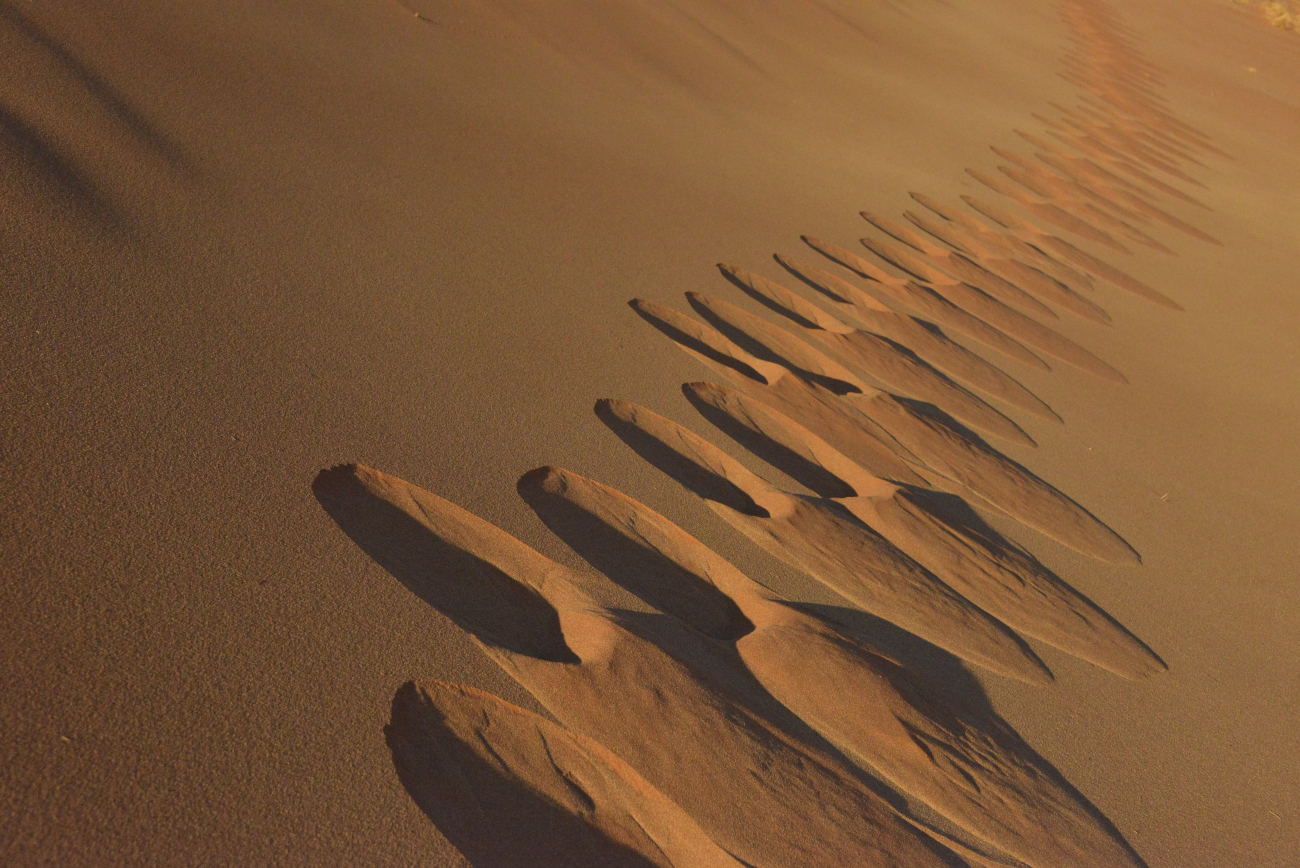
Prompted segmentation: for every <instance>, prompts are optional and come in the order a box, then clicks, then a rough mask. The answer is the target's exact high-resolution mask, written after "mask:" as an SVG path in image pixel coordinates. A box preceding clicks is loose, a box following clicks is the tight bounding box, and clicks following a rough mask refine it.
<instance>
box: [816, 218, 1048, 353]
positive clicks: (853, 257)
mask: <svg viewBox="0 0 1300 868" xmlns="http://www.w3.org/2000/svg"><path fill="white" fill-rule="evenodd" d="M803 240H804V243H806V244H807V245H808V246H809V247H811V248H812V249H814V250H816V251H817V252H818V253H820V254H822V255H823V256H825V257H826V258H827V259H830V260H831V261H833V262H838V263H839V264H840V265H842V266H844V267H845V268H847V269H849V270H850V271H852V272H854V273H855V274H857V275H858V276H859V277H864V278H866V279H867V280H868V281H869V283H868V284H867V286H868V291H870V292H873V293H879V295H882V296H884V297H885V298H886V299H888V301H890V302H892V303H893V304H895V305H898V306H900V307H902V308H903V309H904V310H905V311H909V312H912V313H915V314H917V315H918V316H920V317H921V318H923V319H928V320H930V321H931V322H934V323H936V324H938V325H940V326H943V327H945V328H950V329H952V330H953V331H955V332H958V333H959V334H963V335H966V336H967V337H969V338H972V339H974V340H977V341H979V342H980V343H981V344H983V345H984V346H986V347H988V348H989V349H993V350H997V351H998V352H1000V353H1002V354H1003V355H1005V356H1007V357H1009V358H1012V359H1015V360H1016V361H1018V362H1021V363H1023V364H1025V365H1029V366H1030V367H1033V368H1039V369H1040V370H1050V368H1049V366H1048V364H1047V363H1046V362H1044V361H1043V360H1042V359H1040V358H1038V356H1036V355H1034V354H1033V353H1032V352H1030V351H1029V350H1028V349H1026V348H1025V346H1024V345H1023V344H1021V343H1019V342H1017V341H1015V340H1014V339H1012V338H1011V337H1009V336H1007V335H1006V334H1004V333H1003V332H1001V331H998V329H996V328H994V327H993V326H992V325H990V324H988V323H987V322H985V321H984V320H982V319H980V318H979V317H977V316H975V315H973V314H971V313H969V312H968V311H966V310H964V309H963V308H961V307H960V306H958V305H956V304H954V303H953V302H951V301H949V300H948V299H947V298H945V297H944V296H942V295H940V294H939V293H937V292H935V291H934V290H933V289H931V288H930V287H928V286H922V285H921V284H919V283H917V282H916V281H914V280H909V279H900V278H897V277H894V276H893V275H892V274H890V273H889V272H887V271H885V270H884V269H882V268H880V266H878V265H874V264H872V263H871V262H868V261H867V260H866V259H864V258H862V257H861V256H858V255H857V254H856V253H853V252H851V251H848V250H845V249H844V248H843V247H840V246H838V245H836V244H831V243H830V242H827V241H822V240H821V239H819V238H812V237H809V236H806V235H805V236H804V237H803Z"/></svg>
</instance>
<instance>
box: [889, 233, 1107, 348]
mask: <svg viewBox="0 0 1300 868" xmlns="http://www.w3.org/2000/svg"><path fill="white" fill-rule="evenodd" d="M906 217H907V219H909V220H911V221H912V222H913V223H915V224H916V225H917V226H918V227H920V228H921V229H922V230H924V231H926V232H928V233H930V234H931V235H933V236H934V237H935V238H938V239H939V240H941V241H944V242H945V243H946V244H949V245H951V246H952V247H954V248H956V249H959V250H960V249H961V245H962V243H963V239H962V238H961V237H959V236H958V234H957V232H956V231H955V230H953V229H952V228H951V225H944V224H941V223H939V222H938V221H936V220H932V219H930V218H928V217H925V216H924V215H921V214H916V213H914V212H912V211H908V212H907V213H906ZM1010 247H1011V245H1009V244H1008V245H1005V246H1004V248H1010ZM972 248H973V245H972ZM975 255H977V257H978V259H979V261H978V263H977V264H979V265H980V266H981V267H983V268H986V269H988V270H989V271H991V272H992V273H994V274H996V275H998V276H999V277H1001V278H1003V279H1005V280H1007V281H1009V282H1011V283H1013V284H1014V285H1016V286H1017V287H1019V288H1022V289H1023V290H1025V291H1027V292H1030V293H1032V294H1033V295H1036V296H1040V297H1042V298H1044V299H1047V300H1049V301H1052V302H1055V303H1056V304H1059V305H1061V306H1062V307H1064V308H1065V309H1066V310H1069V311H1070V312H1072V313H1074V314H1076V315H1078V316H1082V317H1084V318H1086V319H1089V320H1092V321H1093V322H1097V323H1102V324H1109V323H1110V321H1111V318H1110V314H1108V313H1106V311H1105V310H1103V309H1102V308H1101V307H1100V306H1098V305H1097V304H1095V303H1093V302H1091V301H1089V300H1088V299H1086V298H1084V297H1083V296H1081V295H1079V294H1078V293H1076V292H1075V291H1074V290H1073V289H1071V288H1070V287H1069V286H1068V285H1067V284H1065V283H1064V282H1063V281H1061V280H1060V279H1058V278H1056V277H1053V276H1052V275H1049V274H1047V273H1045V272H1043V271H1041V270H1039V268H1038V267H1037V266H1036V264H1031V263H1030V262H1024V261H1022V260H1020V259H1018V258H1017V257H1016V254H1015V252H1013V251H1011V250H1010V249H1003V250H1002V251H1000V252H999V253H998V254H993V253H989V252H986V253H984V254H975ZM1044 258H1046V257H1043V256H1041V255H1040V257H1039V258H1038V259H1035V260H1032V262H1034V263H1037V264H1042V262H1041V260H1042V259H1044ZM1054 270H1055V269H1054ZM1078 277H1082V275H1078Z"/></svg>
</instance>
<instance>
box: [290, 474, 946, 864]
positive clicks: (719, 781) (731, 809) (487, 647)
mask: <svg viewBox="0 0 1300 868" xmlns="http://www.w3.org/2000/svg"><path fill="white" fill-rule="evenodd" d="M314 488H315V491H316V495H317V497H318V499H319V500H320V501H321V503H322V505H323V506H324V507H325V509H326V510H327V511H328V512H329V513H330V515H331V516H332V517H333V518H334V519H335V521H337V522H338V523H339V526H340V527H341V528H342V529H343V530H344V531H345V532H346V533H348V535H349V536H351V537H352V538H353V540H354V541H356V542H357V544H358V545H360V546H361V547H362V548H363V549H364V550H365V551H366V552H367V553H368V554H370V556H371V557H372V558H374V559H375V560H376V561H377V562H378V563H379V564H380V565H382V566H383V567H384V568H385V569H387V570H388V571H389V572H390V573H392V575H393V576H394V577H395V578H396V579H397V580H398V581H400V582H402V584H404V585H406V587H407V588H409V589H410V590H411V591H412V592H413V593H415V594H416V595H417V596H419V597H420V598H421V599H423V600H424V601H425V602H427V603H429V604H430V605H431V606H433V607H434V608H435V609H437V610H438V611H440V612H442V613H443V614H444V615H446V616H447V617H449V618H450V619H451V620H453V621H454V622H455V623H457V624H458V625H459V626H460V627H461V628H462V629H464V630H465V631H466V632H467V633H469V634H470V635H471V636H472V637H473V638H474V639H475V640H476V641H477V642H478V644H479V645H480V646H481V647H482V648H483V650H484V651H485V652H486V653H487V654H488V656H489V657H491V658H492V659H493V660H494V661H495V662H496V663H497V664H498V665H500V666H501V668H502V669H503V670H505V672H506V673H507V674H509V675H510V676H511V677H512V678H514V679H515V680H517V681H518V682H519V683H520V685H522V686H523V687H524V688H525V689H526V690H527V691H528V692H529V693H531V694H532V695H533V696H534V697H536V699H537V700H538V701H539V702H540V703H541V704H542V705H543V706H544V707H545V708H546V709H547V711H549V712H550V713H551V714H553V715H554V716H555V717H556V719H557V720H559V721H560V723H561V724H563V725H564V726H565V727H566V728H567V729H568V730H570V731H571V732H573V733H574V734H575V735H578V736H581V737H584V738H587V739H592V740H594V741H595V742H597V743H598V744H600V745H603V746H604V747H605V748H606V749H608V750H609V751H610V752H611V753H612V754H614V755H615V756H616V757H618V758H619V759H620V760H622V761H623V762H625V763H627V764H628V765H629V766H631V767H632V768H633V769H635V770H636V772H637V773H638V774H639V775H640V776H641V777H643V778H645V780H646V781H648V782H649V783H650V784H651V785H653V786H654V787H656V788H657V789H658V790H659V791H660V792H662V793H663V794H664V795H665V796H667V797H668V798H669V799H671V800H672V801H673V802H675V803H676V804H677V805H678V806H680V807H681V808H682V809H683V810H684V811H685V812H686V813H687V814H688V815H689V816H690V817H691V819H692V820H694V821H695V823H697V824H698V825H699V827H700V828H701V829H702V830H703V831H704V833H705V834H706V835H708V836H709V838H711V839H712V840H713V841H714V842H715V843H716V844H717V845H718V846H719V847H721V848H722V849H723V850H724V851H726V852H727V853H728V854H730V855H731V856H733V857H735V858H736V859H739V860H740V861H742V862H743V863H745V864H747V865H752V866H769V865H770V866H790V868H795V866H814V865H815V866H825V868H838V866H842V865H853V864H864V863H865V864H879V865H886V866H899V868H904V866H906V868H916V866H953V865H955V864H956V860H955V858H953V857H950V856H947V855H944V854H943V853H942V852H941V850H940V848H938V847H937V846H936V845H934V844H932V843H931V842H930V840H928V839H927V838H925V837H923V836H922V835H921V834H920V833H919V832H917V831H916V830H915V828H914V827H913V826H912V825H910V824H908V823H906V822H904V821H903V820H901V819H900V818H899V817H898V816H897V814H896V813H895V812H894V811H893V809H891V808H890V807H889V805H888V804H887V803H886V802H885V801H883V800H882V799H881V798H880V797H879V796H877V795H876V794H875V793H874V792H873V791H872V790H871V789H870V788H869V787H868V786H867V785H866V784H865V783H864V782H863V781H861V780H859V779H858V778H856V777H855V776H854V775H853V774H852V773H851V772H850V771H849V770H848V769H846V768H843V767H839V766H838V764H837V763H836V761H835V760H834V759H833V758H832V757H830V756H829V755H824V754H821V753H819V752H817V751H815V750H814V749H813V748H811V747H808V746H806V745H804V744H801V743H800V742H798V741H796V740H795V739H794V738H793V737H791V736H790V735H788V734H786V733H785V732H783V731H782V729H781V728H779V727H778V726H776V725H775V724H773V723H771V722H769V721H768V720H767V719H765V718H764V717H762V716H760V715H759V714H757V713H755V711H754V710H753V709H752V708H751V707H750V704H749V703H748V702H746V701H745V697H744V696H742V695H740V691H739V690H737V689H731V688H729V687H728V686H727V684H726V682H727V679H726V677H725V675H724V676H723V677H719V675H718V674H717V672H718V670H719V669H721V671H722V672H724V673H725V672H726V669H727V663H726V658H727V657H728V656H729V655H728V653H727V652H726V651H724V650H723V649H720V648H719V647H718V646H717V644H716V643H715V642H712V641H710V640H709V639H708V638H707V637H705V636H704V635H703V634H700V633H698V632H696V631H695V630H693V629H691V628H689V627H687V626H686V625H685V624H681V623H680V622H677V621H676V620H675V619H667V620H666V619H664V618H663V617H661V616H643V617H638V616H637V615H636V614H635V613H630V612H629V613H623V612H614V611H610V610H606V609H604V608H603V607H601V606H600V605H598V604H597V603H596V602H595V601H594V600H593V599H592V598H591V597H589V596H588V595H587V594H586V593H585V592H583V591H582V590H581V585H582V583H583V582H584V579H583V577H582V576H580V575H578V574H576V573H573V572H572V571H570V570H568V569H567V568H565V567H563V566H561V565H559V564H557V563H555V562H553V561H551V560H549V559H547V558H545V557H543V556H542V555H540V554H538V553H537V552H536V551H534V550H533V549H531V548H529V547H528V546H526V545H524V544H523V543H521V542H519V541H518V540H516V539H515V538H514V537H511V536H510V535H509V534H506V533H504V532H502V531H501V530H499V529H498V528H496V527H494V526H493V525H491V524H488V523H487V522H485V521H483V520H482V519H480V518H478V517H476V516H474V515H472V514H471V513H468V512H466V511H465V510H463V509H461V508H460V507H457V506H455V505H454V504H452V503H450V502H448V501H446V500H443V499H442V498H440V497H437V496H436V495H433V494H431V493H429V492H427V491H424V490H422V489H420V488H417V487H415V486H413V485H410V484H409V483H406V482H403V481H402V480H400V479H397V478H395V477H392V476H388V475H386V474H383V473H380V472H378V471H375V470H371V469H370V468H367V467H362V466H356V465H354V466H346V467H338V468H334V469H332V470H327V471H324V472H322V473H321V474H320V475H319V476H318V477H317V479H316V482H315V483H314ZM665 646H667V647H669V648H671V649H672V651H673V653H671V654H670V653H669V651H668V650H665ZM538 831H539V833H540V834H544V833H545V831H544V830H538Z"/></svg>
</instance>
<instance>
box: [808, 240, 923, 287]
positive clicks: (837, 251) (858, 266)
mask: <svg viewBox="0 0 1300 868" xmlns="http://www.w3.org/2000/svg"><path fill="white" fill-rule="evenodd" d="M800 237H801V238H802V239H803V242H804V243H805V244H807V245H808V246H809V247H811V248H812V249H813V250H816V251H817V252H818V253H820V254H821V255H822V256H825V257H826V258H827V259H830V260H832V261H834V262H838V263H839V264H840V265H843V266H844V267H845V268H847V269H848V270H849V271H853V272H856V273H857V274H858V275H860V276H861V277H865V278H866V279H867V280H874V281H876V282H877V283H883V284H886V285H897V284H900V283H906V282H907V281H906V280H905V279H904V278H899V277H894V276H893V275H892V274H890V273H889V272H888V271H885V270H884V269H883V268H881V267H880V266H878V265H875V264H873V263H871V262H868V261H867V260H866V259H864V258H863V257H861V256H858V255H857V254H856V253H853V252H852V251H849V250H846V249H844V248H843V247H840V246H839V245H838V244H831V243H830V242H829V241H822V240H821V239H820V238H813V237H812V236H810V235H802V236H800Z"/></svg>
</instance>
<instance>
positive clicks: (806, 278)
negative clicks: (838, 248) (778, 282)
mask: <svg viewBox="0 0 1300 868" xmlns="http://www.w3.org/2000/svg"><path fill="white" fill-rule="evenodd" d="M773 258H774V259H776V261H777V262H778V263H780V265H781V267H782V268H784V269H785V270H786V271H788V272H790V273H791V274H792V275H794V276H795V277H797V278H799V280H801V281H803V282H804V283H806V284H808V285H809V286H811V287H812V288H813V289H815V290H817V291H818V292H820V293H821V294H822V296H824V297H825V298H828V299H830V301H831V302H833V303H834V304H835V306H836V309H837V310H839V311H841V312H842V313H844V314H845V315H846V316H849V317H850V318H852V317H854V316H855V313H854V311H855V310H857V309H859V308H861V309H863V310H867V311H875V312H879V313H892V312H893V309H892V308H891V307H890V306H889V305H887V304H885V303H884V302H883V301H881V300H880V299H878V298H876V297H875V296H873V295H871V294H870V293H868V292H866V291H865V290H863V289H862V288H861V287H857V286H854V285H853V284H851V283H849V282H848V281H847V280H845V279H844V278H842V277H840V276H839V275H837V274H831V273H830V272H829V271H826V270H825V269H821V268H817V267H816V266H814V265H809V264H808V263H806V262H804V261H803V260H800V259H795V258H794V257H792V256H782V255H781V254H779V253H777V254H774V256H773Z"/></svg>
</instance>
